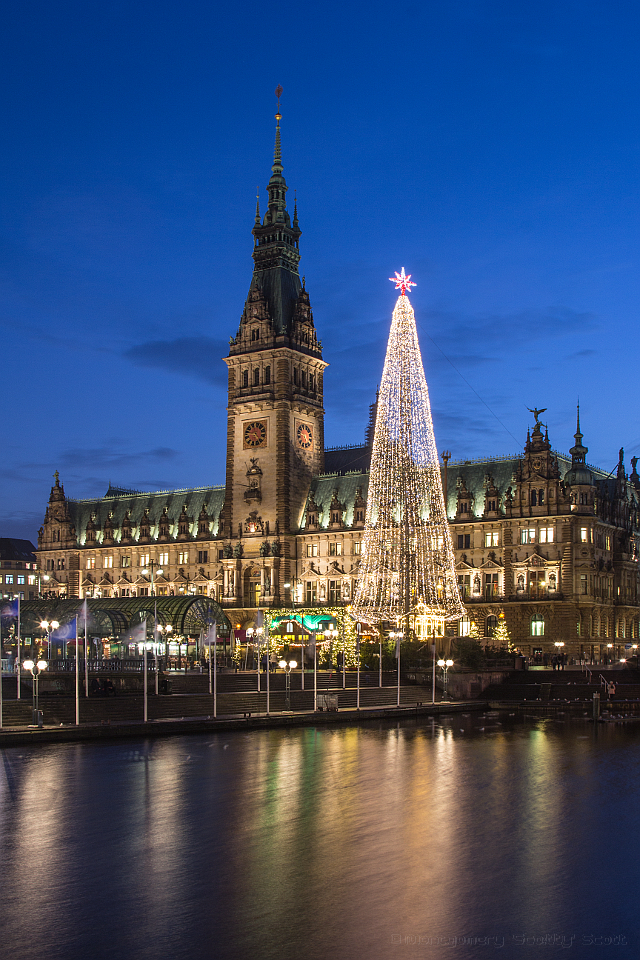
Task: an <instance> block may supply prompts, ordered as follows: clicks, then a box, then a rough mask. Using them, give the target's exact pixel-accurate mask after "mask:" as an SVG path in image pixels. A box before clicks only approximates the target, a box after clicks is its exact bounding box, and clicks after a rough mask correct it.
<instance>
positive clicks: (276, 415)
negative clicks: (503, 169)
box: [38, 112, 640, 655]
mask: <svg viewBox="0 0 640 960" xmlns="http://www.w3.org/2000/svg"><path fill="white" fill-rule="evenodd" d="M280 119H281V117H280V113H279V112H278V114H277V115H276V123H277V126H276V143H275V152H274V162H273V165H272V167H271V179H270V180H269V184H268V187H267V192H268V204H267V209H266V211H265V213H264V216H262V215H261V213H260V209H259V206H257V208H256V214H255V222H254V225H253V230H252V233H253V237H254V248H253V260H254V267H253V276H252V280H251V285H250V287H249V292H248V295H247V299H246V302H245V305H244V309H243V312H242V316H241V319H240V325H239V327H238V330H237V332H236V333H235V336H232V337H231V339H230V345H229V354H228V356H227V357H226V358H225V359H224V362H225V363H226V365H227V368H228V408H227V410H228V421H227V457H226V475H225V483H224V485H219V486H216V485H213V486H206V487H197V488H190V489H183V490H168V491H159V492H153V493H146V492H141V491H136V490H126V489H122V488H118V487H112V486H110V487H109V489H108V490H107V491H106V493H105V495H104V497H102V498H100V499H92V500H75V499H73V498H72V497H68V496H67V495H66V494H65V490H64V486H63V484H62V483H61V482H60V478H59V476H58V475H57V474H56V477H55V483H54V485H53V487H52V488H51V494H50V497H49V503H48V506H47V508H46V513H45V518H44V523H43V526H42V528H41V529H40V532H39V536H38V563H39V568H40V571H41V576H42V577H43V581H42V591H43V592H46V593H47V594H53V595H56V596H61V597H67V598H73V597H78V598H83V597H133V596H147V595H151V594H155V595H157V596H170V595H176V596H179V595H189V594H201V595H205V596H209V597H212V598H214V599H215V600H216V601H217V602H218V603H219V604H220V606H221V607H222V608H223V609H224V610H225V611H226V613H227V615H228V616H229V619H230V620H231V622H232V623H233V625H234V627H235V628H236V629H237V630H243V629H245V628H247V627H249V626H251V625H253V623H254V622H255V618H256V613H257V611H258V610H259V609H261V610H271V611H276V610H282V609H284V608H287V609H290V608H292V607H295V608H296V609H298V610H299V611H300V610H305V609H307V610H310V611H311V610H314V611H317V610H318V609H320V610H326V612H327V618H330V617H331V616H335V617H336V618H340V617H341V616H343V615H344V611H345V610H347V609H348V606H349V603H350V601H351V598H352V597H353V594H354V589H355V585H356V581H357V577H358V565H359V562H360V557H361V551H362V534H363V529H364V524H365V514H366V505H367V489H368V479H369V474H368V470H369V461H370V455H371V445H372V440H373V427H374V418H375V406H374V407H372V414H371V417H372V419H371V421H370V423H369V427H368V430H367V435H366V437H365V438H364V442H363V443H361V444H355V445H353V446H350V447H344V448H335V449H325V445H324V406H323V389H324V370H325V368H326V366H327V362H326V361H325V359H324V358H323V354H322V344H321V341H320V340H319V339H318V336H317V333H316V328H315V323H314V318H313V311H312V308H311V301H310V297H309V293H308V291H307V290H306V288H305V282H304V277H303V278H302V279H301V278H300V274H299V269H298V266H299V261H300V249H299V243H300V236H301V230H300V226H299V223H298V213H297V207H296V205H295V204H294V208H293V217H291V215H290V213H289V210H288V206H287V200H286V195H287V189H288V188H287V184H286V181H285V178H284V175H283V166H282V156H281V144H280ZM541 412H543V411H538V410H536V411H534V418H535V423H534V424H533V429H532V430H531V431H530V432H528V433H527V439H526V442H525V444H524V447H523V450H522V453H521V454H519V455H517V456H513V457H505V458H500V457H488V458H485V459H480V460H464V458H461V459H459V460H457V461H451V460H450V459H449V456H448V455H446V456H445V459H444V461H443V464H442V478H443V489H444V491H445V502H446V505H447V515H448V518H449V522H450V525H451V535H452V540H453V546H454V549H455V553H456V567H457V574H458V585H459V589H460V593H461V596H462V599H463V602H464V604H465V607H466V610H467V615H466V617H465V618H464V619H463V620H462V621H460V622H459V624H457V626H456V628H455V629H456V630H457V632H458V633H459V634H460V635H465V634H467V633H468V632H469V630H470V629H471V624H472V623H475V624H476V626H477V627H478V630H479V633H480V636H481V637H486V638H490V637H491V635H492V633H493V630H494V629H495V626H496V625H497V621H498V617H499V616H500V615H501V614H502V613H504V615H505V618H506V622H507V626H508V629H509V631H510V634H511V637H512V640H513V642H514V643H515V644H517V645H518V646H519V647H520V649H521V650H522V651H523V652H524V653H527V654H534V653H536V652H540V653H541V652H542V651H543V650H544V651H545V652H551V651H553V650H554V649H555V645H556V644H564V645H565V646H564V650H565V652H567V653H571V654H573V655H578V654H579V653H580V651H585V652H588V653H593V652H594V651H595V652H599V653H602V652H603V651H606V650H607V649H609V651H610V653H611V654H612V655H616V654H623V653H624V651H625V649H626V650H627V651H628V650H629V649H630V648H633V644H635V643H636V642H637V639H638V623H639V616H640V608H639V604H638V554H639V549H640V521H639V504H640V476H639V475H638V473H637V470H636V465H637V458H633V459H632V461H631V467H632V469H631V473H630V474H629V475H627V473H626V469H625V465H624V461H623V451H620V459H619V463H618V467H617V471H616V472H615V474H614V475H610V474H607V473H606V472H605V471H602V470H599V469H598V468H596V467H593V466H590V465H588V464H587V461H586V455H587V452H588V449H587V447H586V446H584V444H583V442H582V441H583V435H582V433H581V432H580V421H579V416H578V418H577V427H576V432H575V435H574V440H575V443H574V446H573V447H572V448H571V449H570V451H569V454H568V455H567V454H562V453H560V452H557V451H555V450H554V449H552V445H551V442H550V440H549V438H548V435H547V431H546V429H545V428H544V425H543V424H542V423H541V422H540V421H539V414H540V413H541Z"/></svg>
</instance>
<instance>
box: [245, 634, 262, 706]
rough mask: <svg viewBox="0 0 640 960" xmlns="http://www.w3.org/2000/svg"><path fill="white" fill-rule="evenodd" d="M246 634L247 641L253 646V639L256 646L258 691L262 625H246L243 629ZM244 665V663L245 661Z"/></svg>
mask: <svg viewBox="0 0 640 960" xmlns="http://www.w3.org/2000/svg"><path fill="white" fill-rule="evenodd" d="M245 632H246V635H247V643H250V644H251V646H252V647H253V642H254V639H255V641H256V644H257V646H258V693H260V666H261V664H260V647H261V645H262V635H263V633H264V628H263V627H247V630H246V631H245ZM245 666H246V663H245Z"/></svg>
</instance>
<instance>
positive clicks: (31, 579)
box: [29, 574, 38, 587]
mask: <svg viewBox="0 0 640 960" xmlns="http://www.w3.org/2000/svg"><path fill="white" fill-rule="evenodd" d="M37 582H38V578H37V577H34V575H33V574H30V575H29V586H30V587H35V585H36V583H37Z"/></svg>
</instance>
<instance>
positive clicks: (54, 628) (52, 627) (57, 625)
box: [51, 620, 60, 630]
mask: <svg viewBox="0 0 640 960" xmlns="http://www.w3.org/2000/svg"><path fill="white" fill-rule="evenodd" d="M59 626H60V624H59V623H58V621H57V620H52V621H51V629H52V630H57V629H58V627H59Z"/></svg>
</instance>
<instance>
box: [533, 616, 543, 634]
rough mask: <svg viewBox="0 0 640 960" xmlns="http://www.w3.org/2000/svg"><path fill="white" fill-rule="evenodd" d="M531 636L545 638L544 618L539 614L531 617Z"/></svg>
mask: <svg viewBox="0 0 640 960" xmlns="http://www.w3.org/2000/svg"><path fill="white" fill-rule="evenodd" d="M531 636H532V637H544V617H543V616H541V615H540V614H539V613H536V614H534V615H533V616H532V617H531Z"/></svg>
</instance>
